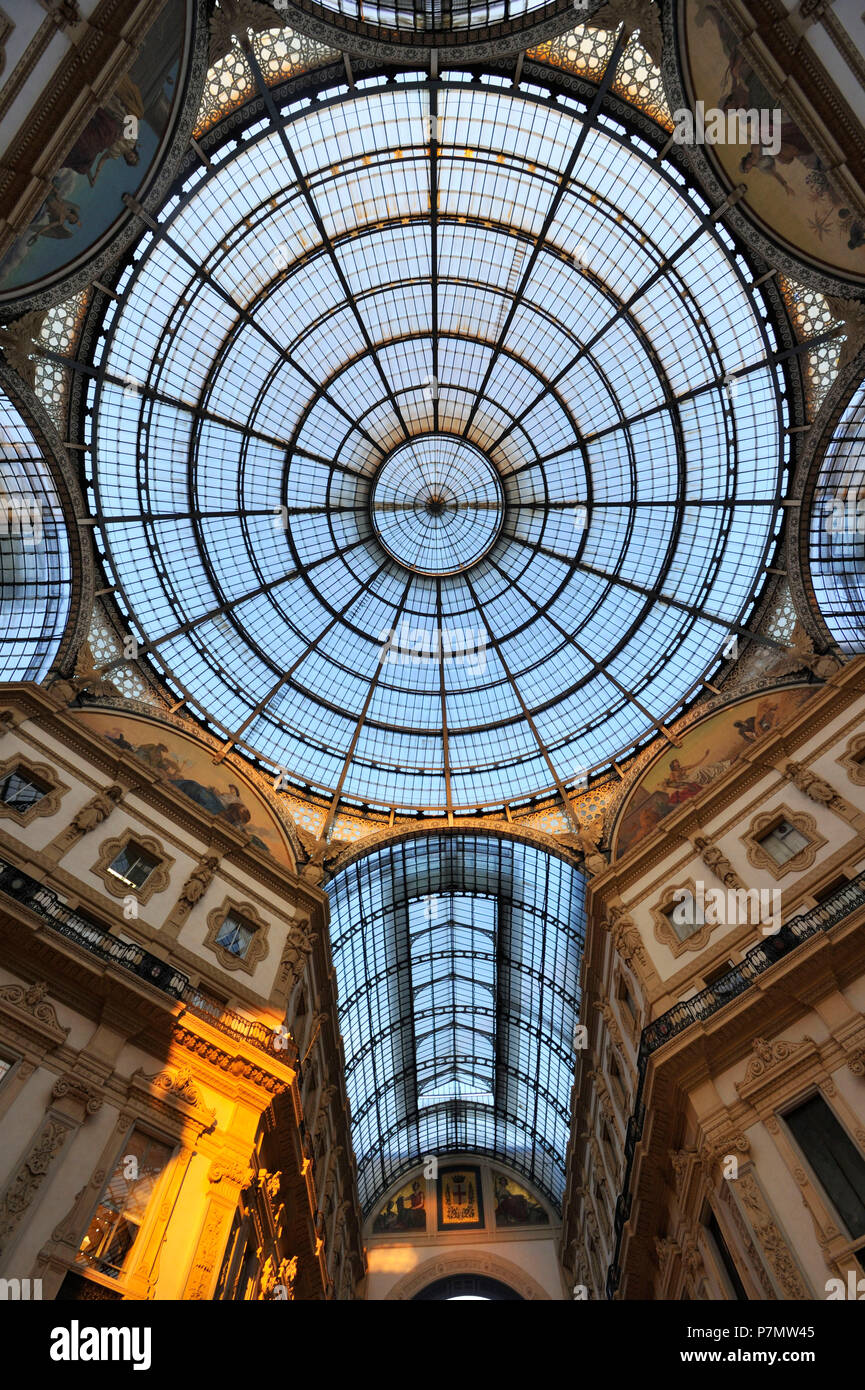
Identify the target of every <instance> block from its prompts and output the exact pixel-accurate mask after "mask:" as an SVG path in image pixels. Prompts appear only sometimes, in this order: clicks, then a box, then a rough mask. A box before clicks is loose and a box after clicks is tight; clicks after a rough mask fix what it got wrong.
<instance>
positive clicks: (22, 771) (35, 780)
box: [0, 764, 52, 815]
mask: <svg viewBox="0 0 865 1390" xmlns="http://www.w3.org/2000/svg"><path fill="white" fill-rule="evenodd" d="M51 790H52V788H51V786H50V784H49V783H48V782H44V781H43V780H42V779H41V778H40V777H37V776H36V774H35V773H33V772H28V770H27V768H26V767H22V766H21V765H20V764H19V765H18V767H16V768H13V770H12V771H11V772H7V773H6V776H5V777H4V778H3V779H2V780H0V801H2V802H3V805H4V806H8V807H9V808H10V810H12V811H17V812H18V814H19V815H24V813H25V812H26V811H30V810H32V808H33V807H34V806H36V805H38V803H39V802H40V801H41V800H42V798H43V796H47V794H48V793H49V792H50V791H51Z"/></svg>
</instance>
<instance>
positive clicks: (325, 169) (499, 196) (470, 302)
mask: <svg viewBox="0 0 865 1390" xmlns="http://www.w3.org/2000/svg"><path fill="white" fill-rule="evenodd" d="M620 51H621V47H620V45H619V46H617V48H616V50H615V51H614V53H613V57H612V59H611V62H610V68H609V69H608V72H607V75H606V77H605V79H604V81H603V82H602V84H601V87H600V89H599V92H598V94H597V96H596V97H595V99H594V100H591V99H587V100H581V99H579V98H577V97H576V96H573V95H568V94H565V93H563V92H556V93H551V92H550V91H547V90H542V89H540V88H539V87H536V86H534V85H524V86H523V87H522V88H521V89H519V90H517V89H514V88H513V87H512V86H511V83H510V81H509V80H506V79H505V78H503V77H502V76H501V75H498V74H488V75H486V76H476V75H475V76H473V77H472V76H469V75H468V74H464V73H460V72H457V71H454V72H447V71H445V72H444V73H443V74H442V75H441V77H440V78H439V79H437V80H430V79H429V77H428V75H427V74H425V73H420V74H412V73H401V74H399V75H398V77H397V78H396V79H394V78H393V77H391V78H390V79H388V78H387V77H386V76H381V77H371V78H365V79H364V80H362V81H359V82H358V83H357V85H356V87H354V88H352V89H346V88H345V87H344V86H343V87H342V88H334V89H333V90H331V91H328V92H322V93H321V95H320V97H319V98H318V99H316V100H314V101H310V100H309V99H308V98H306V97H304V98H302V99H300V100H298V101H296V102H295V103H294V104H292V103H291V100H290V98H289V97H286V98H285V100H284V103H283V105H282V106H280V107H277V106H276V104H275V102H274V98H273V96H272V94H271V93H270V92H269V91H268V90H267V88H266V86H265V85H264V82H263V79H261V77H260V74H258V77H259V87H260V94H261V98H262V105H261V106H260V107H259V109H258V111H257V112H256V113H255V118H254V119H253V118H250V122H249V124H248V125H247V126H246V128H245V129H241V128H239V127H238V126H237V125H233V126H232V130H231V137H230V139H226V141H225V143H224V144H222V145H221V146H219V147H217V146H215V145H214V146H211V147H210V150H209V158H210V160H211V161H212V162H211V164H210V165H209V167H207V168H204V167H199V168H197V169H196V171H195V173H194V174H193V175H192V176H190V177H188V178H187V179H186V182H185V184H184V185H183V187H182V188H180V190H179V191H178V193H177V194H176V196H175V197H173V198H172V200H171V201H170V202H169V204H168V205H167V206H166V207H165V208H164V209H163V211H162V213H161V214H160V215H159V218H158V221H157V222H155V223H154V224H153V226H152V227H151V228H150V229H149V230H147V231H146V232H145V234H144V235H143V237H142V240H141V242H140V244H139V246H138V248H137V249H136V251H135V253H134V257H133V258H132V260H131V261H130V263H128V264H127V265H126V267H125V269H124V270H123V272H122V274H121V275H120V277H119V280H118V282H117V286H116V288H117V291H118V293H119V294H120V296H121V298H120V300H119V301H118V302H116V303H112V304H111V305H110V307H109V309H108V311H107V314H106V317H105V321H104V337H103V338H102V339H101V341H100V343H99V345H98V348H97V351H96V353H95V355H94V367H95V372H96V374H95V378H94V380H93V381H92V382H91V384H90V387H89V390H88V406H89V407H90V409H91V410H92V416H93V424H92V431H93V433H92V444H93V447H94V454H95V463H94V470H93V472H94V478H93V483H92V486H91V488H90V503H91V507H92V510H93V513H94V515H95V516H97V518H98V521H99V528H98V539H99V541H100V544H101V546H102V548H103V555H104V560H105V564H106V569H107V571H108V573H109V575H110V582H111V583H113V584H116V586H117V592H118V597H119V602H120V604H121V607H122V608H124V609H125V610H126V611H127V613H128V615H129V621H130V626H131V629H132V631H133V632H134V633H136V634H137V635H138V636H139V637H140V639H141V641H142V644H143V649H144V651H145V652H146V653H147V654H148V656H149V657H150V659H151V660H153V661H154V662H155V663H156V665H157V666H158V667H160V668H161V669H162V671H163V672H164V674H165V676H166V678H167V680H168V682H169V685H170V686H171V688H172V689H173V690H174V691H175V692H176V695H177V698H178V700H181V701H184V702H185V703H186V704H187V706H188V707H189V708H190V709H191V710H193V711H194V712H197V713H198V714H199V715H200V716H201V717H202V718H203V719H204V720H205V721H206V722H207V724H208V726H209V727H210V728H212V729H215V730H216V731H217V732H218V733H219V734H220V735H221V736H222V737H224V739H225V743H226V748H228V747H232V746H236V747H238V748H240V749H241V750H242V751H245V752H247V753H249V754H250V755H252V756H254V757H257V758H259V759H260V760H262V761H263V762H264V763H265V764H266V765H268V766H270V767H271V768H273V769H283V770H284V771H285V773H286V774H287V777H288V780H289V781H290V782H293V783H294V784H296V785H297V786H299V787H302V788H305V789H307V790H309V789H310V788H311V789H312V790H313V791H314V792H317V793H320V794H322V795H324V796H326V797H329V798H331V799H332V800H331V809H332V812H333V810H334V808H335V806H336V805H337V804H338V803H339V801H340V800H342V801H345V802H348V803H350V804H355V805H357V804H362V805H370V806H379V807H384V808H389V809H395V810H397V811H399V812H403V811H404V812H412V811H416V810H418V809H421V808H425V809H432V810H433V811H436V812H445V811H447V812H449V813H450V812H454V813H456V814H459V813H460V812H466V813H471V812H473V811H476V810H477V809H479V808H484V807H492V808H495V807H497V806H498V807H501V806H502V805H503V804H507V803H508V802H511V803H515V804H519V803H520V802H523V803H524V802H525V801H527V800H528V799H529V798H531V797H534V796H537V795H546V794H555V793H556V791H558V792H559V793H561V794H564V792H565V790H566V789H568V788H570V787H572V786H574V785H576V784H578V783H579V782H580V781H581V780H582V777H583V776H584V775H585V773H586V771H587V770H591V769H596V768H598V769H600V768H607V767H609V765H610V762H611V760H613V759H615V758H616V757H618V756H620V755H623V754H626V753H627V752H628V750H630V749H632V748H633V746H634V745H635V744H638V743H639V742H641V741H645V740H646V739H650V738H653V737H655V736H656V735H657V731H658V729H659V728H662V727H663V726H664V725H665V723H666V721H668V720H669V719H671V718H673V717H675V715H676V714H677V713H678V712H679V711H680V710H681V709H682V708H683V707H685V705H686V704H687V702H688V701H689V700H690V699H692V698H693V697H694V695H695V694H696V693H699V691H700V690H701V688H702V684H701V682H702V680H703V678H704V676H706V675H707V674H709V673H711V671H712V670H714V669H716V668H717V667H718V665H719V662H720V652H721V649H722V648H723V646H724V645H725V644H726V642H727V640H728V635H729V632H730V631H731V630H735V629H736V627H737V625H740V624H742V623H743V622H744V621H745V619H746V617H747V614H748V612H749V611H750V609H751V607H752V606H753V602H754V596H755V593H756V592H757V591H758V590H759V589H760V587H761V584H762V580H763V577H764V571H765V568H766V565H767V564H768V563H770V556H771V552H772V549H773V546H774V543H775V540H776V538H777V536H778V534H779V532H780V526H781V522H780V499H781V498H782V496H783V495H784V490H785V488H786V482H787V463H786V460H787V457H788V451H789V441H788V439H787V437H786V433H785V429H786V426H787V425H788V424H789V423H790V420H789V406H788V403H787V401H786V399H785V398H784V395H785V384H784V378H783V371H782V367H781V365H779V363H778V362H777V361H776V360H775V353H776V351H777V348H778V343H777V340H776V337H775V334H774V331H773V329H772V326H771V323H770V322H769V319H768V312H767V309H766V306H765V304H764V301H763V299H762V297H761V291H760V290H759V289H756V288H754V286H753V284H752V276H751V273H750V271H749V268H748V266H747V264H746V262H745V261H744V259H743V258H742V256H741V255H740V254H739V253H738V252H737V251H736V249H735V247H734V244H733V242H732V240H731V239H730V237H729V236H728V234H727V233H726V232H725V231H724V229H723V228H722V227H721V226H719V224H718V222H717V220H716V219H715V218H714V217H713V213H712V210H711V209H710V208H709V207H708V206H707V204H706V203H705V201H704V200H703V199H702V198H701V197H700V195H699V194H697V193H696V192H694V191H693V190H691V189H689V188H688V186H687V185H686V183H685V180H684V178H683V177H682V175H681V174H680V173H679V172H678V170H677V169H676V168H675V167H673V166H671V165H669V164H668V163H667V162H666V161H663V160H659V159H657V158H655V155H656V151H655V150H654V149H653V148H652V147H651V146H649V145H648V144H647V143H646V142H645V141H644V140H642V139H641V138H638V137H636V136H635V135H633V134H631V133H630V132H629V131H627V130H626V129H625V127H624V126H623V125H622V124H621V123H620V122H619V121H618V120H616V119H613V117H611V116H610V115H608V114H606V113H605V111H604V109H603V95H604V91H605V88H606V86H607V85H608V84H609V81H610V80H611V78H612V69H613V67H614V64H615V63H616V62H617V61H618V58H619V55H620ZM251 61H252V60H251ZM550 81H551V82H553V81H554V79H553V78H552V77H551V79H550ZM439 484H441V486H439Z"/></svg>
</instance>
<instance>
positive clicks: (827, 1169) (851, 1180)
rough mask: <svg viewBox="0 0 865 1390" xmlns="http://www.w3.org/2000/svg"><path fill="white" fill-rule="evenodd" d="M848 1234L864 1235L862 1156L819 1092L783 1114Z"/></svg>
mask: <svg viewBox="0 0 865 1390" xmlns="http://www.w3.org/2000/svg"><path fill="white" fill-rule="evenodd" d="M784 1119H785V1120H786V1122H787V1124H788V1125H789V1127H790V1129H791V1130H792V1132H793V1134H794V1136H795V1138H796V1141H797V1143H798V1144H799V1147H800V1148H801V1150H802V1152H803V1153H804V1155H805V1157H806V1158H807V1160H808V1162H809V1163H810V1164H811V1167H812V1168H813V1169H814V1172H815V1173H816V1174H817V1177H818V1179H819V1181H820V1182H821V1183H822V1185H823V1187H824V1188H825V1190H826V1194H827V1196H828V1197H829V1199H830V1201H831V1202H832V1203H833V1205H834V1207H835V1209H836V1211H837V1212H838V1214H839V1216H840V1217H841V1220H842V1221H843V1222H844V1224H845V1226H846V1227H847V1230H848V1231H849V1232H850V1235H851V1236H854V1237H855V1236H861V1235H865V1158H863V1156H862V1153H861V1152H860V1150H859V1149H858V1148H857V1147H856V1145H855V1144H854V1143H853V1140H852V1139H851V1138H850V1136H849V1134H848V1133H847V1131H846V1130H845V1129H844V1127H843V1126H842V1125H841V1123H840V1121H839V1120H838V1118H837V1117H836V1115H835V1112H834V1110H832V1108H831V1106H829V1105H827V1104H826V1102H825V1100H824V1099H823V1097H822V1096H812V1097H811V1099H810V1100H807V1101H805V1104H804V1105H800V1106H797V1108H796V1109H795V1110H791V1111H790V1112H789V1113H788V1114H787V1115H785V1116H784Z"/></svg>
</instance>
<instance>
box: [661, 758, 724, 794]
mask: <svg viewBox="0 0 865 1390" xmlns="http://www.w3.org/2000/svg"><path fill="white" fill-rule="evenodd" d="M711 753H712V750H711V748H707V749H706V751H705V753H704V754H703V756H702V758H698V759H697V761H696V762H695V763H685V764H682V763H680V762H679V759H678V758H672V759H671V760H670V769H669V772H668V774H667V776H666V777H665V778H664V781H663V783H662V784H661V785H662V786H664V787H666V788H668V791H667V796H668V798H669V800H670V802H671V803H672V805H674V806H678V805H680V804H681V802H683V801H690V800H691V797H693V796H699V795H700V792H701V791H702V790H703V787H704V786H705V785H706V784H705V782H701V781H696V780H692V779H691V778H690V776H689V774H690V773H692V772H693V771H694V770H695V769H696V768H698V767H702V765H703V763H704V762H705V761H706V759H707V758H708V757H711Z"/></svg>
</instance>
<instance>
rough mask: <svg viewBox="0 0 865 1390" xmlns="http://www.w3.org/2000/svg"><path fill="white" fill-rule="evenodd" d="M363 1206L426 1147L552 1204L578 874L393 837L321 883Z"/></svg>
mask: <svg viewBox="0 0 865 1390" xmlns="http://www.w3.org/2000/svg"><path fill="white" fill-rule="evenodd" d="M328 894H329V897H330V907H331V923H330V935H331V943H332V949H333V961H334V968H335V970H336V975H337V982H338V986H339V988H338V1008H339V1022H340V1030H341V1032H342V1039H343V1045H344V1047H345V1057H346V1087H347V1091H348V1097H349V1103H350V1106H351V1122H352V1142H353V1146H354V1152H355V1156H356V1158H357V1163H358V1183H359V1191H360V1200H361V1205H362V1206H363V1208H364V1210H365V1211H366V1212H369V1211H370V1210H371V1209H372V1208H373V1206H374V1205H375V1203H376V1201H377V1200H378V1199H379V1198H380V1196H381V1195H382V1193H383V1192H384V1191H385V1189H386V1188H387V1187H388V1186H389V1185H390V1183H391V1182H392V1181H393V1180H394V1179H395V1178H396V1177H397V1176H398V1175H399V1173H400V1172H401V1171H403V1169H406V1168H409V1167H411V1166H412V1165H413V1164H415V1163H417V1162H419V1161H420V1159H421V1158H422V1157H423V1156H425V1155H427V1154H439V1155H441V1154H444V1153H458V1152H467V1151H471V1152H474V1153H488V1154H491V1155H493V1156H495V1157H498V1158H500V1159H501V1160H502V1161H503V1162H507V1163H509V1164H511V1166H512V1167H514V1168H516V1169H518V1170H519V1171H520V1172H522V1173H525V1174H526V1176H527V1177H529V1178H531V1179H532V1181H534V1182H535V1183H537V1185H538V1187H539V1188H540V1189H541V1190H542V1191H543V1192H544V1193H546V1195H547V1196H548V1197H549V1198H550V1199H551V1200H552V1201H553V1202H554V1203H555V1204H556V1205H557V1206H559V1207H560V1206H561V1201H562V1196H563V1193H564V1182H565V1172H564V1166H565V1154H566V1151H567V1146H568V1137H569V1133H570V1103H571V1087H572V1085H573V1079H574V1078H573V1073H574V1054H573V1036H574V1026H575V1024H576V1022H577V1017H578V1012H579V973H580V961H581V958H582V951H583V945H584V941H585V908H584V895H585V879H584V877H583V875H582V874H580V873H578V872H577V870H575V869H573V868H572V867H571V866H570V865H568V864H566V863H565V862H564V861H563V860H560V859H557V858H554V857H553V856H551V855H548V854H545V853H543V851H541V850H538V849H536V848H534V847H532V846H528V845H524V844H522V843H520V842H518V841H514V840H503V839H500V838H499V837H493V836H482V835H448V834H444V835H438V836H427V837H422V838H412V839H408V840H402V841H400V842H398V843H397V844H392V845H389V846H388V847H386V848H384V849H381V850H378V851H375V852H373V853H372V854H370V855H367V856H366V857H365V858H363V859H360V860H357V861H355V862H354V863H353V864H350V865H349V866H348V867H347V868H346V869H343V870H342V872H341V873H339V874H338V875H337V876H336V877H335V878H334V879H333V880H332V882H331V883H330V884H329V886H328Z"/></svg>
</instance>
